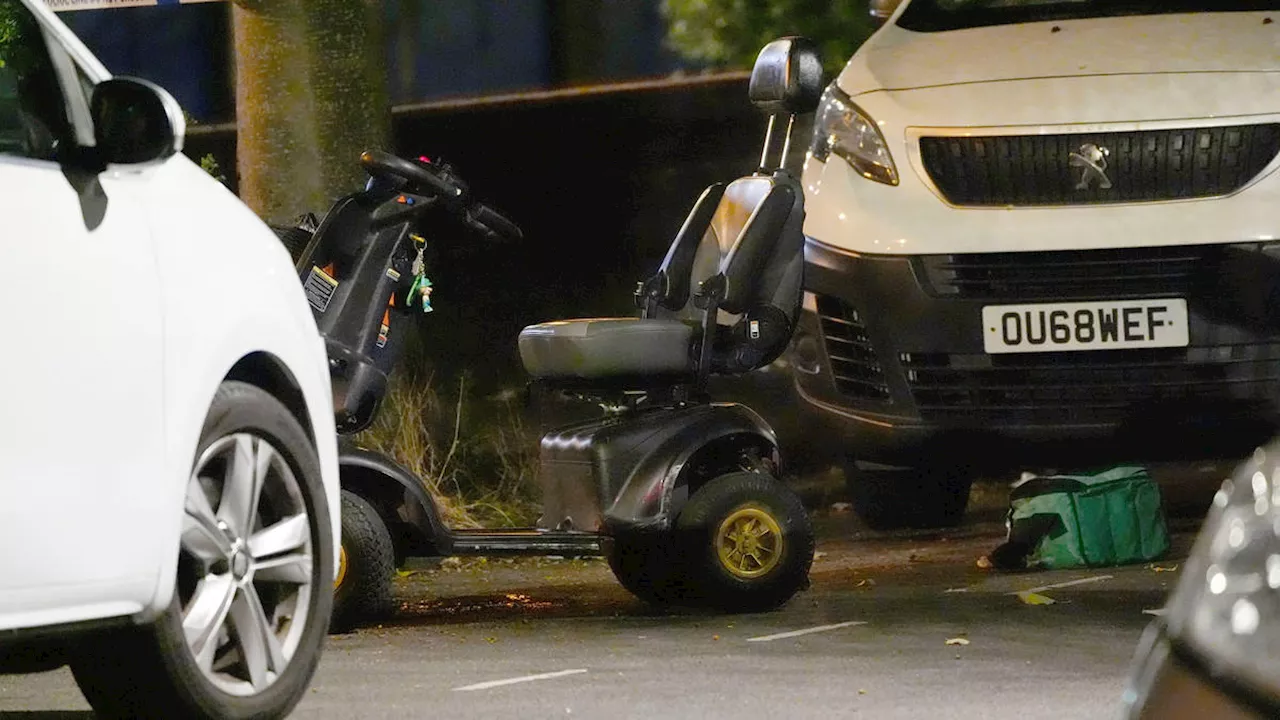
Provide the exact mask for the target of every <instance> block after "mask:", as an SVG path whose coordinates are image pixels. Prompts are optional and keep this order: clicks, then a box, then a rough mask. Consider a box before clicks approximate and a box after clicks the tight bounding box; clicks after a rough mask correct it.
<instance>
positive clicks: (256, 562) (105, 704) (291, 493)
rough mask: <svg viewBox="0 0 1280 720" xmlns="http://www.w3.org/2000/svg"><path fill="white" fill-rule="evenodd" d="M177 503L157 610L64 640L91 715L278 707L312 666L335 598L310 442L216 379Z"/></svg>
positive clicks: (219, 714)
mask: <svg viewBox="0 0 1280 720" xmlns="http://www.w3.org/2000/svg"><path fill="white" fill-rule="evenodd" d="M175 510H178V509H177V508H175ZM180 511H181V512H182V513H183V518H182V523H183V530H182V539H181V547H180V549H179V553H178V555H179V561H178V577H177V582H176V588H175V592H174V594H173V597H172V599H171V601H170V604H169V606H168V608H167V609H166V610H165V611H164V613H163V614H162V615H161V616H160V617H159V618H158V619H157V620H155V621H154V622H152V623H151V624H149V625H145V626H137V627H128V628H122V629H119V630H112V631H107V632H104V633H101V634H98V635H95V636H92V637H89V638H85V639H83V640H79V641H76V642H75V643H73V644H72V645H71V646H70V655H71V669H72V672H73V674H74V676H75V680H76V683H77V684H78V685H79V686H80V689H81V691H82V692H83V693H84V696H85V698H86V699H87V700H88V701H89V704H90V705H92V706H93V709H94V712H95V714H96V716H97V717H100V718H211V719H212V718H218V719H223V718H229V719H248V718H280V717H284V716H286V715H287V714H288V713H289V712H290V711H291V710H292V709H293V708H294V706H295V705H296V704H297V702H298V700H299V699H300V698H301V697H302V695H303V693H304V692H305V691H306V689H307V686H308V685H309V684H310V682H311V678H312V676H313V675H314V673H315V670H316V665H317V663H318V662H319V660H320V655H321V651H322V646H323V644H324V638H325V630H326V627H327V621H328V618H329V613H330V610H331V608H332V603H333V572H334V566H333V554H334V547H333V540H334V539H333V537H332V532H331V529H330V528H331V525H330V517H331V516H330V513H329V507H328V504H327V501H326V494H325V489H324V485H323V483H322V479H321V473H320V463H319V460H318V459H317V455H316V450H315V447H314V446H313V445H312V443H311V441H310V439H309V438H308V437H307V434H306V432H304V430H303V428H302V426H301V425H299V423H298V421H297V419H296V418H294V417H293V415H292V414H291V413H290V412H289V411H288V410H287V409H286V408H285V406H284V405H283V404H281V403H280V402H279V401H278V400H276V399H275V398H274V397H272V396H271V395H269V394H268V393H266V392H264V391H263V390H261V389H259V388H257V387H254V386H252V385H248V384H245V383H239V382H227V383H223V385H222V386H221V387H220V388H219V389H218V391H217V393H216V394H215V396H214V399H213V403H212V406H211V407H210V410H209V413H208V416H207V418H206V420H205V424H204V429H203V432H202V433H201V438H200V443H199V446H198V448H197V452H196V458H195V462H194V464H193V466H192V470H191V475H190V477H189V478H188V479H187V480H186V482H185V501H184V507H183V509H182V510H180Z"/></svg>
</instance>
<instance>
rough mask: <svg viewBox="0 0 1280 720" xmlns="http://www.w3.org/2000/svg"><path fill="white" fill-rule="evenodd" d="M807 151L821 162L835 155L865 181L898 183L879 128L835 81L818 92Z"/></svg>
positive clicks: (887, 147)
mask: <svg viewBox="0 0 1280 720" xmlns="http://www.w3.org/2000/svg"><path fill="white" fill-rule="evenodd" d="M809 151H810V152H811V153H812V154H813V156H814V157H815V158H817V159H819V160H822V161H823V162H825V161H826V160H827V157H828V156H830V155H837V156H839V157H841V158H843V159H844V161H845V162H847V163H849V165H850V166H851V167H853V169H854V170H857V171H858V173H859V174H861V175H862V176H863V177H865V178H867V179H868V180H875V181H876V182H882V183H884V184H886V185H897V184H898V168H897V167H896V166H895V165H894V164H893V157H892V156H891V155H890V154H889V146H888V144H886V143H885V141H884V135H881V134H880V128H878V127H876V124H875V122H873V121H872V120H871V118H870V117H868V116H867V114H866V113H864V112H862V110H860V109H859V108H858V106H857V105H854V104H853V101H852V100H850V99H849V96H848V95H846V94H845V93H844V91H843V90H841V89H840V88H838V87H836V85H835V83H832V84H831V85H830V86H829V87H828V88H827V90H826V92H824V93H823V94H822V102H821V103H820V104H819V105H818V113H817V116H816V117H815V118H814V124H813V144H812V145H811V146H810V147H809Z"/></svg>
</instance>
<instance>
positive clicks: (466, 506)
mask: <svg viewBox="0 0 1280 720" xmlns="http://www.w3.org/2000/svg"><path fill="white" fill-rule="evenodd" d="M406 331H408V332H409V333H410V335H409V336H408V337H407V338H406V340H407V341H408V344H407V347H405V349H404V357H402V358H401V360H400V362H399V363H398V365H397V367H396V371H395V372H394V373H393V374H392V376H391V383H390V391H389V392H388V394H387V396H386V398H385V400H384V401H383V404H382V407H381V408H379V410H378V416H377V419H376V420H375V421H374V423H373V426H372V427H370V428H369V429H368V430H366V431H364V432H363V433H361V434H360V435H359V436H357V438H356V439H357V441H358V442H359V443H360V444H361V445H363V446H365V447H367V448H370V449H372V450H375V451H378V452H381V453H383V454H385V455H388V456H390V457H391V458H393V459H394V460H395V461H396V462H398V463H400V464H401V465H402V466H404V467H405V468H408V469H409V470H410V471H412V472H413V473H414V474H415V475H417V476H418V477H419V478H421V479H422V483H423V486H424V487H425V488H426V489H427V491H428V492H430V493H431V494H432V495H433V496H435V499H436V503H437V506H438V507H439V508H440V511H441V514H442V515H443V516H444V519H445V520H446V522H447V523H448V524H449V526H450V527H460V528H478V527H520V526H527V525H530V524H532V523H533V521H534V520H535V519H537V516H538V502H537V488H536V477H537V467H538V454H537V447H538V444H537V437H536V434H535V433H534V432H533V429H532V428H530V427H527V426H526V424H525V418H524V416H523V414H522V412H521V410H522V408H521V403H520V401H519V397H520V396H519V393H518V392H517V391H514V390H508V391H504V392H500V393H498V394H496V395H489V396H485V395H484V394H481V393H479V392H476V390H475V389H474V388H473V387H472V386H471V385H470V384H469V380H470V377H469V374H468V373H466V372H463V373H462V374H461V375H459V376H458V377H455V378H452V379H442V378H441V377H440V376H438V375H437V374H436V373H435V372H434V371H433V370H430V369H428V368H430V360H429V359H428V357H427V353H426V345H425V342H426V340H425V338H424V337H423V335H422V333H421V332H420V331H414V330H409V329H408V328H406Z"/></svg>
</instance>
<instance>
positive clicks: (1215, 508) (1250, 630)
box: [1166, 443, 1280, 701]
mask: <svg viewBox="0 0 1280 720" xmlns="http://www.w3.org/2000/svg"><path fill="white" fill-rule="evenodd" d="M1166 621H1167V623H1168V631H1169V634H1170V636H1171V637H1173V638H1174V640H1175V641H1176V642H1178V643H1179V644H1181V645H1182V646H1183V647H1185V648H1186V649H1187V650H1189V651H1191V653H1192V654H1193V655H1195V656H1196V657H1198V658H1199V659H1200V660H1201V661H1202V662H1203V663H1205V665H1206V669H1207V670H1209V671H1210V672H1211V673H1212V674H1213V675H1214V676H1225V677H1228V678H1231V679H1232V680H1233V681H1235V682H1237V683H1240V684H1243V685H1245V686H1247V687H1250V688H1251V689H1253V690H1254V691H1256V692H1258V693H1261V694H1263V695H1266V696H1269V697H1271V698H1272V699H1273V700H1277V701H1280V443H1272V444H1271V445H1270V446H1268V447H1267V448H1265V449H1259V450H1257V451H1256V452H1255V453H1254V456H1253V458H1252V459H1251V460H1250V461H1249V462H1246V463H1244V464H1243V465H1241V467H1240V468H1239V469H1238V470H1237V471H1236V472H1235V474H1234V475H1233V476H1232V477H1231V478H1230V479H1228V480H1227V481H1226V482H1224V483H1223V485H1222V487H1221V489H1219V490H1218V493H1217V495H1216V496H1214V499H1213V505H1212V507H1211V508H1210V510H1209V514H1208V517H1207V518H1206V520H1205V524H1204V527H1203V529H1202V530H1201V531H1200V535H1199V537H1198V538H1197V539H1196V544H1195V547H1194V549H1193V550H1192V552H1191V556H1190V557H1189V558H1188V559H1187V562H1186V565H1185V567H1184V568H1183V574H1182V577H1181V578H1180V579H1179V582H1178V586H1177V588H1176V589H1175V592H1174V594H1173V596H1172V598H1171V599H1170V602H1169V607H1168V616H1167V618H1166Z"/></svg>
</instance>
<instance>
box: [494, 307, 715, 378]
mask: <svg viewBox="0 0 1280 720" xmlns="http://www.w3.org/2000/svg"><path fill="white" fill-rule="evenodd" d="M693 334H694V328H693V327H692V326H691V325H688V324H686V323H684V322H681V321H680V320H673V319H657V318H591V319H583V320H558V321H556V322H549V323H542V324H541V325H531V326H529V327H527V328H525V329H524V330H523V331H522V332H521V333H520V342H519V345H520V359H521V360H522V361H523V362H524V368H525V371H526V372H528V373H529V374H530V375H532V376H533V377H535V378H538V379H556V378H564V379H605V378H621V377H638V376H649V375H659V376H660V375H677V374H685V373H689V372H692V371H693V360H692V359H691V352H690V347H691V346H692V344H693Z"/></svg>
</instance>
